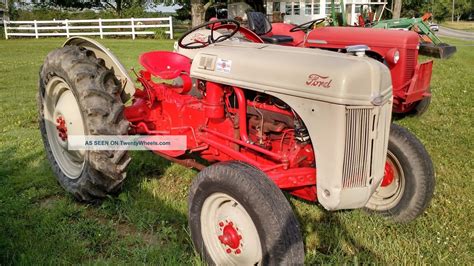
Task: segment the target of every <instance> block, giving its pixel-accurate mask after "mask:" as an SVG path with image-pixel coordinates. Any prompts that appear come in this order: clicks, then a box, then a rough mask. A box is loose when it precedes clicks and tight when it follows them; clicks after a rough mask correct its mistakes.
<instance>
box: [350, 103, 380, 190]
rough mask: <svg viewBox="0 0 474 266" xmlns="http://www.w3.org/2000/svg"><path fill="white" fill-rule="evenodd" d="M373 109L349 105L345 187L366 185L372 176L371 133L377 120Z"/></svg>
mask: <svg viewBox="0 0 474 266" xmlns="http://www.w3.org/2000/svg"><path fill="white" fill-rule="evenodd" d="M372 110H373V108H371V107H347V110H346V144H345V147H344V165H343V172H342V174H343V176H342V187H343V188H355V187H366V186H367V180H368V179H369V178H370V165H371V163H370V160H371V157H372V155H371V152H372V147H371V145H372V137H371V135H372V134H371V133H372V129H373V128H374V127H373V123H374V122H375V119H373V117H374V114H373V112H372ZM372 121H374V122H372Z"/></svg>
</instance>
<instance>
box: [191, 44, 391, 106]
mask: <svg viewBox="0 0 474 266" xmlns="http://www.w3.org/2000/svg"><path fill="white" fill-rule="evenodd" d="M191 76H192V77H193V78H198V79H203V80H207V81H213V82H216V83H222V84H227V85H230V86H238V87H241V88H246V89H250V90H254V91H260V92H266V93H271V92H275V93H280V94H286V95H292V96H297V97H302V98H307V99H314V100H319V101H324V102H330V103H336V104H344V105H373V104H381V103H383V102H386V101H387V100H390V99H391V97H392V85H391V84H392V83H391V79H390V72H389V70H388V68H387V67H386V66H385V65H383V64H381V63H379V62H378V61H376V60H373V59H370V58H368V57H365V56H364V57H358V56H354V55H350V54H340V53H335V52H330V51H324V50H319V49H301V48H297V47H287V46H277V45H270V44H257V43H246V42H236V41H229V42H223V43H219V44H215V45H212V46H209V47H207V48H204V49H201V50H200V52H198V53H197V54H196V55H195V57H194V59H193V63H192V66H191Z"/></svg>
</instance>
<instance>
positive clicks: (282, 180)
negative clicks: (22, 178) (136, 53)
mask: <svg viewBox="0 0 474 266" xmlns="http://www.w3.org/2000/svg"><path fill="white" fill-rule="evenodd" d="M216 23H228V24H229V25H230V24H233V25H234V26H235V27H234V28H233V30H231V31H230V32H224V33H222V34H221V33H217V32H215V31H213V30H212V29H213V28H214V27H215V26H216ZM206 26H210V28H211V30H205V29H204V28H205V27H206ZM203 27H204V28H202V29H204V30H205V32H208V33H209V35H207V36H204V37H205V38H202V37H203V35H202V33H200V30H201V29H200V28H195V29H192V30H191V31H189V32H187V33H185V34H184V35H183V37H182V38H181V39H180V40H179V41H178V45H179V47H180V49H182V50H192V51H194V54H193V55H192V58H190V57H187V56H185V55H183V54H180V53H175V52H169V51H149V52H145V53H143V54H142V55H141V56H140V58H139V62H140V64H141V65H142V66H143V69H142V70H140V71H139V72H138V73H137V74H136V75H137V77H136V79H137V80H138V82H139V83H140V84H141V85H140V86H136V85H135V84H136V83H135V82H134V80H133V79H132V78H131V77H130V76H129V73H128V72H127V71H126V69H125V68H124V67H123V65H122V64H121V63H120V62H119V60H118V59H117V58H116V57H115V56H114V55H113V54H112V53H111V51H110V50H108V49H107V48H105V47H104V46H102V45H101V44H99V43H98V42H96V41H94V40H90V39H87V38H83V37H73V38H71V39H69V40H67V41H66V42H65V44H64V45H63V47H61V48H58V49H56V50H54V51H52V52H50V53H49V54H48V55H47V57H46V59H45V61H44V64H43V65H42V67H41V69H40V80H39V92H38V97H37V99H38V107H39V125H40V130H41V134H42V137H43V141H44V146H45V150H46V155H47V158H48V160H49V162H50V163H51V166H52V170H53V172H54V173H55V175H56V177H57V180H58V182H59V184H60V185H61V186H62V187H63V188H64V189H65V190H66V191H68V192H70V193H72V195H74V197H75V198H77V199H78V200H80V201H84V202H95V201H98V200H100V199H102V198H104V197H106V196H107V195H108V194H113V193H116V192H117V191H119V190H120V188H121V185H122V183H123V182H124V180H125V177H126V172H127V165H128V164H129V163H130V160H131V158H130V156H129V154H128V153H127V151H126V150H101V149H97V150H96V149H82V150H73V149H70V147H69V146H70V140H71V139H72V138H73V137H74V136H115V135H118V136H126V135H141V136H145V137H150V136H161V137H164V138H166V137H173V136H184V137H185V138H184V139H185V145H184V147H185V148H183V149H177V150H164V149H154V150H151V151H152V152H153V153H155V154H156V155H158V156H162V157H164V158H166V159H169V160H171V161H173V162H177V163H180V164H182V165H184V166H186V167H193V168H196V169H198V170H200V172H199V173H198V174H197V176H196V178H195V179H194V180H193V182H192V185H191V188H190V191H189V202H188V203H189V216H188V218H189V227H190V232H191V236H192V240H193V243H194V247H195V248H196V250H197V252H198V253H199V254H200V255H201V256H202V258H203V260H205V261H207V262H208V263H210V264H217V265H228V264H236V265H237V264H239V265H249V264H252V265H254V264H284V265H292V264H302V263H303V262H304V250H305V249H304V245H303V239H302V235H301V232H300V226H299V223H298V220H297V218H296V216H295V214H294V212H293V210H292V208H291V206H290V204H289V202H288V201H287V198H286V196H285V194H287V195H293V196H295V197H298V198H300V199H302V200H306V201H311V202H316V201H317V202H319V204H320V205H321V206H323V207H324V208H325V209H327V210H332V211H336V210H341V209H356V208H364V209H366V210H367V211H368V212H371V213H377V214H381V215H384V216H386V217H387V218H389V219H391V220H393V221H398V222H408V221H411V220H413V219H414V218H415V217H417V216H418V215H420V214H422V213H423V212H424V210H425V209H426V208H427V206H428V204H429V202H430V199H431V196H432V194H433V190H434V172H433V166H432V162H431V160H430V157H429V155H428V153H427V152H426V150H425V148H424V147H423V145H422V144H421V143H420V141H418V140H417V139H416V137H415V136H414V135H412V134H411V133H410V132H409V131H407V130H406V129H404V128H402V127H400V126H397V125H395V124H392V123H391V110H392V104H393V97H392V96H393V95H392V82H391V79H390V72H389V70H388V69H387V67H386V66H385V65H383V64H382V63H380V62H378V61H376V60H372V59H371V58H369V57H359V56H353V55H351V54H342V53H334V52H330V51H324V50H320V49H315V50H310V49H300V48H295V47H286V46H277V45H269V44H265V43H252V42H246V41H241V40H239V39H235V38H233V37H234V35H235V34H236V33H237V32H241V28H240V26H239V24H238V23H237V22H235V21H231V20H224V21H217V22H212V23H210V24H208V25H204V26H203ZM243 31H245V30H243ZM190 48H194V49H190ZM125 102H127V104H124V103H125ZM314 207H315V208H316V207H317V206H316V205H315V206H314Z"/></svg>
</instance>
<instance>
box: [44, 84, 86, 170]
mask: <svg viewBox="0 0 474 266" xmlns="http://www.w3.org/2000/svg"><path fill="white" fill-rule="evenodd" d="M43 106H44V110H43V113H44V121H45V128H46V134H47V137H48V142H49V145H50V147H51V151H52V153H53V156H54V159H55V160H56V162H57V163H58V166H59V168H60V169H61V171H62V172H63V173H64V174H65V175H66V176H67V177H68V178H70V179H76V178H78V177H79V176H80V175H81V173H82V170H83V168H84V162H85V160H84V156H85V152H84V151H70V150H68V140H67V136H72V135H85V130H84V123H83V119H82V115H81V111H80V108H79V104H78V102H77V100H76V98H75V97H74V94H73V93H72V91H71V88H70V87H69V85H68V84H67V83H66V82H65V81H64V80H63V79H62V78H59V77H54V78H53V79H51V80H50V81H49V82H48V84H47V85H46V90H45V95H44V98H43ZM59 121H64V126H63V127H61V126H60V125H59V124H60V122H59ZM60 128H65V129H66V131H65V132H62V131H61V130H60ZM61 133H62V134H63V135H62V136H61ZM64 133H66V134H65V136H66V138H64Z"/></svg>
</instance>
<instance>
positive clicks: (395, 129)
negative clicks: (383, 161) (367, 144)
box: [366, 124, 435, 222]
mask: <svg viewBox="0 0 474 266" xmlns="http://www.w3.org/2000/svg"><path fill="white" fill-rule="evenodd" d="M390 171H393V173H392V174H393V179H391V181H388V180H384V181H383V182H382V184H381V186H380V187H379V188H378V189H377V191H376V192H375V193H374V194H373V195H372V197H371V199H370V200H369V202H368V203H367V205H366V210H368V211H369V212H372V213H377V214H380V215H382V216H385V217H387V218H389V219H390V220H393V221H396V222H410V221H412V220H414V219H415V218H416V217H418V216H419V215H421V214H422V213H423V212H424V211H425V210H426V208H427V207H428V205H429V203H430V201H431V198H432V196H433V192H434V187H435V177H434V169H433V163H432V161H431V158H430V156H429V154H428V152H427V151H426V149H425V147H424V146H423V144H422V143H421V142H420V141H419V140H418V139H417V138H416V137H415V136H414V135H413V134H412V133H410V132H409V131H408V130H407V129H405V128H403V127H401V126H398V125H396V124H392V126H391V128H390V137H389V142H388V155H387V166H386V171H385V175H386V176H385V178H384V179H387V175H388V174H389V172H390ZM389 179H390V178H389ZM386 181H388V182H386ZM384 182H386V184H384Z"/></svg>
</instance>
